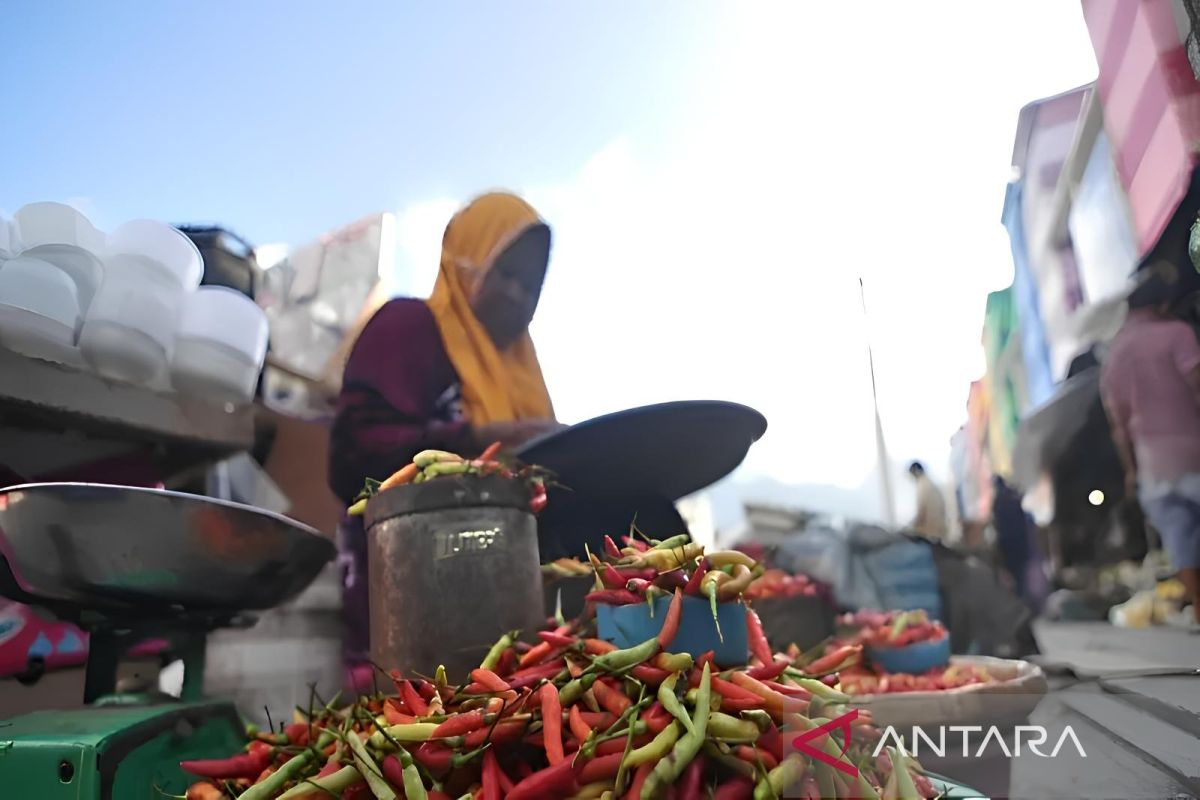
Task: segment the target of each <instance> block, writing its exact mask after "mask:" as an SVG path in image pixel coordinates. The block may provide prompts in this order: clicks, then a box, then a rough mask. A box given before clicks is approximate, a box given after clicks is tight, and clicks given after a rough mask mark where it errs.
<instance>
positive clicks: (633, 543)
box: [621, 536, 650, 553]
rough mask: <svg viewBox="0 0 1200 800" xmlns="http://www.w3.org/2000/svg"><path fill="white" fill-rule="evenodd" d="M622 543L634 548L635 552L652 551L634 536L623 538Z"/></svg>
mask: <svg viewBox="0 0 1200 800" xmlns="http://www.w3.org/2000/svg"><path fill="white" fill-rule="evenodd" d="M621 541H622V542H624V543H625V546H626V547H632V548H633V549H634V550H641V551H642V552H643V553H644V552H646V551H647V550H649V549H650V545H648V544H646V543H645V542H643V541H642V540H641V539H635V538H633V537H632V536H622V537H621Z"/></svg>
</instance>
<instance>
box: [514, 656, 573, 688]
mask: <svg viewBox="0 0 1200 800" xmlns="http://www.w3.org/2000/svg"><path fill="white" fill-rule="evenodd" d="M565 667H566V664H565V663H564V662H563V660H562V659H558V660H556V661H553V662H551V663H549V664H542V665H540V666H536V667H530V668H529V669H523V670H521V671H520V672H517V673H514V674H513V675H512V677H510V678H509V679H508V685H509V686H510V687H511V688H513V689H524V688H526V687H528V686H533V685H534V684H536V683H540V682H541V681H544V680H549V679H550V678H553V677H554V676H555V675H557V674H558V673H560V672H562V671H563V669H564V668H565Z"/></svg>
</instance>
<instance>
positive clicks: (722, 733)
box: [708, 711, 761, 742]
mask: <svg viewBox="0 0 1200 800" xmlns="http://www.w3.org/2000/svg"><path fill="white" fill-rule="evenodd" d="M759 733H761V731H759V729H758V726H757V725H755V724H754V723H753V722H751V721H750V720H748V719H738V718H737V717H731V716H729V715H728V714H722V713H721V712H719V711H714V712H713V713H712V714H711V715H710V716H709V718H708V735H709V736H712V737H713V738H715V739H732V740H734V741H739V742H753V741H754V740H755V739H757V738H758V735H759Z"/></svg>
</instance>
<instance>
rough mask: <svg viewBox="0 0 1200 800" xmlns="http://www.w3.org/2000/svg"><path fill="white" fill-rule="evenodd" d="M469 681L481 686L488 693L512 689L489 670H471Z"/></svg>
mask: <svg viewBox="0 0 1200 800" xmlns="http://www.w3.org/2000/svg"><path fill="white" fill-rule="evenodd" d="M471 680H473V681H475V682H476V683H479V684H482V685H483V686H484V687H485V688H486V689H487V690H488V691H489V692H507V691H510V690H511V689H512V687H511V686H509V685H508V683H506V682H505V680H504V679H503V678H501V677H500V676H499V675H497V674H496V673H494V672H492V671H491V670H490V669H473V670H471Z"/></svg>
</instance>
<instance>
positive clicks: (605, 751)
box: [593, 725, 667, 758]
mask: <svg viewBox="0 0 1200 800" xmlns="http://www.w3.org/2000/svg"><path fill="white" fill-rule="evenodd" d="M663 727H664V728H665V727H667V726H666V725H663ZM659 733H662V731H659ZM652 741H654V734H653V733H643V734H642V735H641V736H635V737H633V746H634V747H635V748H637V747H641V746H643V745H646V744H649V743H650V742H652ZM624 752H625V737H623V736H618V737H617V738H616V739H607V740H605V741H603V742H601V743H600V744H598V745H596V750H595V752H594V753H593V755H594V756H596V757H597V758H599V757H600V756H611V755H612V754H613V753H624Z"/></svg>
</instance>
